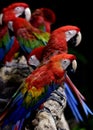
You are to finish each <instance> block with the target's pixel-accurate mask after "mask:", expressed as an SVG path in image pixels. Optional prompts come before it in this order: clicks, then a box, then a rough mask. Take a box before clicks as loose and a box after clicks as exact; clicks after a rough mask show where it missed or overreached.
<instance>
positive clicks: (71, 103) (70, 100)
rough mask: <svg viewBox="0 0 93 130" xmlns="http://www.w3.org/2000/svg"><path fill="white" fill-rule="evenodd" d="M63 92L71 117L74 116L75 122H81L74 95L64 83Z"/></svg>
mask: <svg viewBox="0 0 93 130" xmlns="http://www.w3.org/2000/svg"><path fill="white" fill-rule="evenodd" d="M64 85H65V92H66V96H67V102H68V105H69V106H70V108H71V110H72V113H73V115H74V116H75V118H76V120H77V121H78V122H79V121H83V118H82V116H81V114H80V112H79V110H78V107H77V105H78V103H77V101H76V99H75V97H74V95H73V94H72V92H71V90H70V89H69V86H68V85H67V84H66V83H65V84H64Z"/></svg>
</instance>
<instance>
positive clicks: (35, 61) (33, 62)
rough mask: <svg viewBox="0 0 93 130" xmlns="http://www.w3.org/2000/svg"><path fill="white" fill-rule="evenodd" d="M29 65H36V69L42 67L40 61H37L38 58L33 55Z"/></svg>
mask: <svg viewBox="0 0 93 130" xmlns="http://www.w3.org/2000/svg"><path fill="white" fill-rule="evenodd" d="M28 63H29V65H34V66H35V67H37V66H39V65H40V62H39V60H38V59H37V57H36V56H35V55H32V56H31V57H30V58H29V61H28Z"/></svg>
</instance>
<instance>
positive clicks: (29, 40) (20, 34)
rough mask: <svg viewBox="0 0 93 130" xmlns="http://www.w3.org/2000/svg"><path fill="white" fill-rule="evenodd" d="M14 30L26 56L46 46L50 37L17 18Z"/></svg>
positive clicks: (14, 22)
mask: <svg viewBox="0 0 93 130" xmlns="http://www.w3.org/2000/svg"><path fill="white" fill-rule="evenodd" d="M13 29H14V33H15V35H16V38H17V39H18V41H19V43H20V46H21V48H22V50H23V51H24V52H25V53H26V54H29V53H30V52H31V51H32V50H33V49H35V48H37V47H39V46H44V45H46V43H47V42H48V40H49V36H50V34H49V33H47V32H42V31H40V30H38V29H36V28H34V27H33V26H31V24H30V23H29V22H27V21H26V20H25V19H23V18H16V19H15V20H14V21H13Z"/></svg>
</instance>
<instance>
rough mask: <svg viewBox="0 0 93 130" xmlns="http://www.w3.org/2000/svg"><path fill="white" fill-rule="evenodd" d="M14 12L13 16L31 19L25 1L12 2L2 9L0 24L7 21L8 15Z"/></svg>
mask: <svg viewBox="0 0 93 130" xmlns="http://www.w3.org/2000/svg"><path fill="white" fill-rule="evenodd" d="M12 14H14V16H15V17H23V18H25V19H26V20H27V21H30V19H31V10H30V8H29V5H28V4H26V3H18V2H17V3H13V4H11V5H9V6H8V7H6V8H4V9H3V10H2V13H1V14H0V25H2V24H3V22H4V23H7V22H8V21H9V18H10V16H11V15H12ZM11 17H12V16H11Z"/></svg>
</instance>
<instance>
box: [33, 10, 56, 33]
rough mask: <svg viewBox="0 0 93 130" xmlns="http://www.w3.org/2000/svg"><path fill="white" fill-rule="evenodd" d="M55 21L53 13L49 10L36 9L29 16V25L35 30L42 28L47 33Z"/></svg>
mask: <svg viewBox="0 0 93 130" xmlns="http://www.w3.org/2000/svg"><path fill="white" fill-rule="evenodd" d="M55 21H56V16H55V13H54V12H53V11H52V10H51V9H49V8H38V9H36V10H35V11H34V12H33V13H32V15H31V24H32V25H33V26H35V27H36V28H40V27H42V26H44V27H45V30H46V31H47V32H50V30H51V27H50V26H51V25H52V24H53V23H55ZM41 29H42V28H41Z"/></svg>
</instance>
